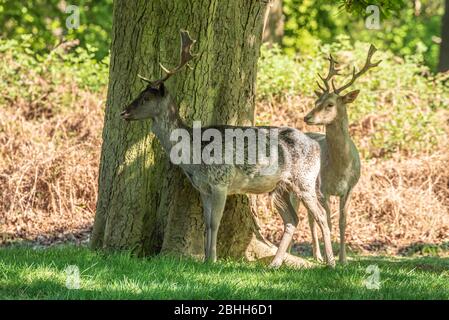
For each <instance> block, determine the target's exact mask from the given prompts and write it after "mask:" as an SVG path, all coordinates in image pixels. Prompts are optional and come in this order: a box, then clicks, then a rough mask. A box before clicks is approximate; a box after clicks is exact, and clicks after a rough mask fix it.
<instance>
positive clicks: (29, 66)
mask: <svg viewBox="0 0 449 320" xmlns="http://www.w3.org/2000/svg"><path fill="white" fill-rule="evenodd" d="M32 43H33V37H32V36H31V35H22V36H21V37H20V40H15V39H13V40H1V39H0V57H1V59H0V60H1V61H2V63H0V73H1V74H2V78H1V81H0V92H8V98H9V99H15V98H19V97H20V98H21V99H25V100H29V101H32V100H34V99H36V98H37V97H41V96H43V95H45V92H47V91H52V92H54V91H55V90H57V87H58V86H59V87H60V88H64V87H66V88H67V87H68V88H70V87H71V86H74V85H75V86H77V87H78V88H81V89H85V90H90V91H101V90H104V88H105V86H106V84H107V81H108V79H107V77H108V65H109V58H108V57H106V58H104V59H103V60H102V61H100V62H99V61H97V60H96V59H95V52H96V49H95V48H92V47H90V46H87V49H84V48H81V47H76V48H74V49H72V48H71V47H70V46H71V43H64V44H62V45H61V46H59V47H58V48H55V49H54V50H52V51H51V52H49V53H44V54H39V53H35V52H34V51H33V50H32ZM70 50H71V51H70ZM63 96H64V92H61V99H63V98H64V97H63Z"/></svg>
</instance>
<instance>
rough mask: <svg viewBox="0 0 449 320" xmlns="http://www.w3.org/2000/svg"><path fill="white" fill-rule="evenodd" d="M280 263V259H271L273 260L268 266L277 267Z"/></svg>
mask: <svg viewBox="0 0 449 320" xmlns="http://www.w3.org/2000/svg"><path fill="white" fill-rule="evenodd" d="M281 265H282V261H280V260H273V262H271V263H270V265H269V267H270V268H271V269H279V267H280V266H281Z"/></svg>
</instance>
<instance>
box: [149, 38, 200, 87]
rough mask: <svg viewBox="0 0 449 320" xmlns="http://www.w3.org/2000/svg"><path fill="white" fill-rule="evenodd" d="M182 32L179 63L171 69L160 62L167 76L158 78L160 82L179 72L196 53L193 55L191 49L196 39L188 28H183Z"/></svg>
mask: <svg viewBox="0 0 449 320" xmlns="http://www.w3.org/2000/svg"><path fill="white" fill-rule="evenodd" d="M180 34H181V50H180V61H179V64H178V66H177V67H176V68H174V69H173V70H169V69H167V68H166V67H164V66H163V65H162V64H161V63H160V64H159V65H160V66H161V68H162V70H164V72H165V76H164V77H162V78H161V79H159V80H157V81H158V82H164V81H166V80H167V79H168V78H170V77H171V76H172V75H174V74H176V73H178V72H179V71H180V70H181V69H182V68H183V67H184V66H185V65H186V64H187V63H188V62H189V61H190V60H192V59H193V58H194V55H192V53H191V50H192V46H193V45H194V44H195V42H196V40H194V39H192V38H191V37H190V35H189V32H188V31H186V30H181V31H180Z"/></svg>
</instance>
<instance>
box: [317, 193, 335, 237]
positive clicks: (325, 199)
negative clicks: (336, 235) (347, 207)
mask: <svg viewBox="0 0 449 320" xmlns="http://www.w3.org/2000/svg"><path fill="white" fill-rule="evenodd" d="M319 199H320V203H321V205H322V206H323V208H324V210H326V218H327V225H328V226H329V231H330V232H331V233H332V221H331V208H330V206H329V196H322V197H319Z"/></svg>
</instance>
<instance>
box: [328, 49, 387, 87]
mask: <svg viewBox="0 0 449 320" xmlns="http://www.w3.org/2000/svg"><path fill="white" fill-rule="evenodd" d="M376 51H377V48H376V47H375V46H374V45H371V46H370V48H369V51H368V56H367V57H366V62H365V65H364V66H363V68H362V69H360V71H359V72H356V68H355V67H354V69H353V71H352V78H351V80H350V81H349V82H348V83H347V84H345V85H344V86H342V87H340V88H338V89H334V92H335V93H336V94H339V93H341V92H343V91H344V90H346V89H347V88H349V87H350V86H352V85H353V84H354V82H355V81H356V80H357V79H358V78H359V77H360V76H361V75H363V74H364V73H366V72H367V71H368V70H369V69H371V68H374V67H377V66H378V65H379V64H380V63H381V62H382V60H379V61H378V62H375V63H372V62H371V58H372V57H373V55H374V53H376Z"/></svg>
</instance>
